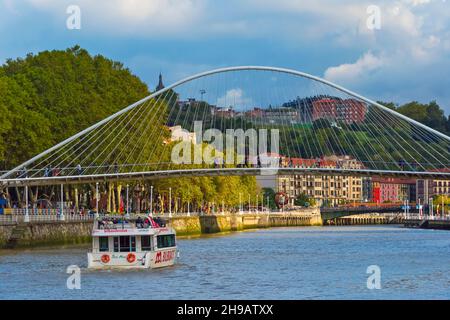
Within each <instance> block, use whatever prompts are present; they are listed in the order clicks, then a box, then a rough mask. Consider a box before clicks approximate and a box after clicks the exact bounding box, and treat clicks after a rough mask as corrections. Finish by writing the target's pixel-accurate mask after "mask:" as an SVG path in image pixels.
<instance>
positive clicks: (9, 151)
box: [0, 46, 259, 212]
mask: <svg viewBox="0 0 450 320" xmlns="http://www.w3.org/2000/svg"><path fill="white" fill-rule="evenodd" d="M149 94H150V91H149V89H148V87H147V85H146V84H145V83H144V82H142V81H141V80H140V79H139V78H138V77H137V76H135V75H133V74H132V73H131V72H130V70H129V69H127V68H126V67H124V65H123V64H122V63H120V62H117V61H113V60H110V59H108V58H106V57H104V56H102V55H95V56H92V55H90V54H89V53H88V52H87V51H86V50H84V49H82V48H80V47H79V46H74V47H72V48H69V49H67V50H53V51H44V52H40V53H38V54H28V55H27V56H26V57H25V58H17V59H15V60H13V59H8V60H7V61H6V63H5V64H4V65H2V66H1V67H0V114H1V117H2V119H1V126H0V171H2V170H7V169H11V168H12V167H14V166H16V165H18V164H20V163H22V162H24V161H26V160H27V159H29V158H31V157H33V156H35V155H36V154H38V153H40V152H42V151H44V150H46V149H47V148H49V147H51V146H53V145H55V144H56V143H58V142H60V141H62V140H64V139H66V138H68V137H70V136H72V135H74V134H76V133H77V132H79V131H81V130H83V129H85V128H87V127H89V126H90V125H92V124H94V123H96V122H98V121H99V120H101V119H103V118H105V117H107V116H109V115H111V114H113V113H115V112H117V111H118V110H120V109H122V108H124V107H125V106H127V105H130V104H131V103H133V102H136V101H138V100H140V99H142V98H143V97H145V96H147V95H149ZM161 119H164V117H162V118H161ZM162 122H163V120H161V123H152V124H151V125H153V126H160V127H164V126H165V125H166V123H162ZM161 130H162V129H161ZM166 131H168V130H166ZM166 138H167V136H164V135H162V136H161V137H159V139H160V141H156V140H155V141H152V142H153V143H152V144H151V146H149V147H151V148H158V146H162V145H163V144H164V139H166ZM141 151H142V152H143V153H145V152H146V150H141ZM158 156H159V155H158ZM128 184H129V185H130V187H131V189H132V192H131V198H132V199H133V209H140V210H142V209H143V208H145V207H147V208H148V199H149V190H150V185H154V187H155V189H154V196H155V198H156V197H157V198H158V199H161V200H160V201H161V202H162V203H161V205H159V207H160V210H162V208H161V206H164V207H165V208H167V202H168V198H169V197H168V188H169V187H171V188H172V199H173V200H172V202H173V205H174V207H175V206H178V207H179V208H180V210H181V208H186V206H187V204H190V206H191V209H192V208H193V207H194V206H195V207H197V208H198V207H200V206H204V207H209V208H211V207H212V205H211V204H214V203H215V206H217V207H218V206H219V205H222V203H223V204H224V205H226V206H231V205H233V206H234V205H236V204H237V203H238V201H239V193H242V194H245V195H247V194H250V195H251V197H252V199H253V198H254V196H255V195H256V193H257V192H259V188H258V186H257V184H256V180H255V178H254V177H211V178H209V177H202V178H182V179H167V180H160V181H146V182H136V181H129V182H128ZM125 185H126V183H108V184H104V185H103V184H102V185H101V186H100V189H101V190H100V191H101V199H100V200H101V201H100V207H101V208H103V209H105V210H107V211H110V212H111V211H113V212H114V211H119V210H120V209H121V208H122V210H123V197H124V192H125V190H124V189H125V188H124V186H125ZM230 186H231V187H230ZM55 190H56V189H55V187H41V188H39V189H38V188H35V187H33V188H31V190H30V193H31V196H30V197H31V199H32V201H33V202H35V203H36V202H37V201H38V199H46V200H49V201H50V202H54V201H56V200H57V198H58V196H59V195H58V192H55ZM94 190H95V186H93V185H90V186H68V187H67V188H66V199H69V198H70V199H74V200H73V202H74V204H75V206H76V207H77V208H78V207H92V201H93V195H94ZM22 192H23V191H22V190H19V189H15V190H9V191H8V198H9V199H10V200H11V202H14V203H17V204H18V205H19V206H20V205H21V203H22V201H21V198H22ZM245 198H246V197H245ZM79 201H80V203H78V202H79ZM155 201H156V200H155ZM156 207H158V205H156Z"/></svg>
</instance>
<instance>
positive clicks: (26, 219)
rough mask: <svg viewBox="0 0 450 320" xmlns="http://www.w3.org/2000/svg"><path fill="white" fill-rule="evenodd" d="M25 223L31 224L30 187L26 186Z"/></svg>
mask: <svg viewBox="0 0 450 320" xmlns="http://www.w3.org/2000/svg"><path fill="white" fill-rule="evenodd" d="M24 221H25V222H30V214H29V212H28V185H25V217H24Z"/></svg>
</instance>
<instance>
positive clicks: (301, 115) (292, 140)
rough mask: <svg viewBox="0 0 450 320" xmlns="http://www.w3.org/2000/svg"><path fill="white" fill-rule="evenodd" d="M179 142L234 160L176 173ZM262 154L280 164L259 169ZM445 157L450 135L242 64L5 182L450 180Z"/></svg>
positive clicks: (74, 141) (336, 91)
mask: <svg viewBox="0 0 450 320" xmlns="http://www.w3.org/2000/svg"><path fill="white" fill-rule="evenodd" d="M199 127H200V128H201V130H200V131H199V130H198V128H199ZM236 132H238V133H242V134H243V140H239V137H237V134H236ZM274 132H276V134H273V133H274ZM261 133H264V134H265V135H266V136H264V134H261ZM230 136H231V139H232V141H233V147H234V149H232V150H229V149H227V148H226V146H228V145H226V146H225V144H226V143H225V142H228V140H227V139H228V137H230ZM251 138H255V139H256V142H255V145H253V144H252V140H251ZM262 138H263V139H262ZM235 139H237V140H236V143H235V144H234V142H235ZM264 139H265V140H264ZM262 140H263V141H265V142H266V145H265V146H263V144H262V143H261V141H262ZM218 141H222V144H220V143H218ZM180 143H187V144H189V150H190V148H191V146H192V147H193V149H194V151H193V152H195V148H196V146H197V149H198V148H200V152H201V153H202V156H203V153H204V149H207V148H208V146H212V150H209V151H210V152H211V151H214V152H215V155H214V157H215V158H220V161H222V162H224V161H225V159H227V160H228V159H229V158H228V155H230V154H232V155H233V157H232V158H233V160H232V162H231V163H226V164H225V165H221V166H220V167H214V168H211V165H210V164H205V163H202V164H201V165H190V163H191V162H189V161H187V162H184V164H182V165H180V159H174V148H176V146H177V145H179V144H180ZM253 146H256V147H255V149H254V150H253V148H252V147H253ZM239 148H241V149H240V150H241V151H243V152H244V154H239ZM186 150H187V149H184V151H186ZM177 155H178V156H179V155H180V154H179V153H178V154H177ZM239 156H240V159H241V160H242V159H245V165H244V164H243V161H241V162H239V161H240V160H239ZM263 156H266V157H267V158H270V157H272V159H269V160H274V161H276V162H272V164H271V165H270V168H268V169H266V168H262V167H264V166H261V165H260V164H259V162H260V161H261V159H260V157H263ZM187 158H188V160H191V158H195V155H191V154H189V156H188V157H187ZM318 159H319V160H318ZM449 159H450V137H448V136H446V135H445V134H443V133H441V132H438V131H436V130H434V129H432V128H429V127H427V126H425V125H424V124H421V123H419V122H417V121H415V120H413V119H410V118H408V117H406V116H404V115H402V114H399V113H398V112H396V111H395V110H391V109H389V108H387V107H385V106H383V105H381V104H380V103H377V102H375V101H373V100H370V99H368V98H365V97H363V96H361V95H359V94H357V93H354V92H352V91H350V90H348V89H345V88H343V87H341V86H339V85H337V84H334V83H331V82H329V81H327V80H325V79H321V78H319V77H316V76H313V75H310V74H307V73H304V72H300V71H296V70H291V69H285V68H276V67H264V66H239V67H228V68H220V69H215V70H211V71H207V72H203V73H199V74H196V75H193V76H190V77H187V78H185V79H183V80H180V81H178V82H175V83H173V84H172V85H170V86H168V87H165V88H163V89H161V90H159V91H157V92H154V93H152V94H151V95H149V96H147V97H145V98H143V99H141V100H140V101H137V102H136V103H133V104H132V105H130V106H128V107H126V108H124V109H122V110H120V111H118V112H116V113H115V114H113V115H111V116H109V117H107V118H105V119H104V120H102V121H99V122H98V123H96V124H94V125H92V126H91V127H89V128H86V129H84V130H82V131H80V132H79V133H77V134H75V135H73V136H71V137H69V138H67V139H66V140H64V141H62V142H60V143H58V144H56V145H54V146H53V147H51V148H49V149H47V150H45V151H44V152H42V153H40V154H38V155H36V156H34V157H33V158H31V159H29V160H27V161H24V162H23V163H22V164H20V165H18V166H16V167H15V168H13V169H11V170H9V171H7V172H6V173H4V174H3V175H1V176H0V184H1V185H3V186H24V185H49V184H60V183H64V184H66V183H67V184H77V183H92V182H100V181H116V180H144V179H161V178H167V177H191V176H220V175H275V174H276V175H292V174H308V175H309V174H310V175H357V176H374V175H375V176H389V177H417V178H442V179H448V178H449V177H450V160H449ZM184 160H186V158H184ZM313 162H314V163H315V164H311V163H313ZM281 163H283V164H282V165H280V164H281ZM316 163H320V165H316Z"/></svg>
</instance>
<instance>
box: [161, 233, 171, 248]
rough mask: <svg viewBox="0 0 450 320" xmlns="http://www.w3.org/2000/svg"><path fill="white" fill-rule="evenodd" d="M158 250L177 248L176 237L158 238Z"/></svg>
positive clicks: (168, 235)
mask: <svg viewBox="0 0 450 320" xmlns="http://www.w3.org/2000/svg"><path fill="white" fill-rule="evenodd" d="M157 241H158V248H167V247H175V235H174V234H166V235H162V236H158V237H157Z"/></svg>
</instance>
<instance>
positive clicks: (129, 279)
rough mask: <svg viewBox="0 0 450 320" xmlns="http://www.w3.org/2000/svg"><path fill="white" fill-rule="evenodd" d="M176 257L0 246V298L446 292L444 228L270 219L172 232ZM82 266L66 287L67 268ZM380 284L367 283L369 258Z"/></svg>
mask: <svg viewBox="0 0 450 320" xmlns="http://www.w3.org/2000/svg"><path fill="white" fill-rule="evenodd" d="M178 246H179V250H180V258H179V260H178V264H177V265H176V266H174V267H170V268H166V269H159V270H158V269H156V270H139V271H137V270H136V271H90V270H87V269H86V265H87V260H86V252H87V251H88V250H89V246H87V245H83V246H70V247H64V248H46V249H28V250H14V251H6V250H4V251H1V252H0V299H83V300H84V299H136V298H141V299H449V298H450V290H449V289H450V232H449V231H437V230H418V229H405V228H402V227H400V226H361V227H359V226H353V227H299V228H273V229H259V230H253V231H245V232H236V233H229V234H224V235H213V236H202V237H198V238H184V239H179V240H178ZM69 265H78V266H79V267H80V268H81V289H79V290H77V289H73V290H69V289H67V286H66V280H67V277H68V276H69V274H67V273H66V268H67V267H68V266H69ZM370 265H377V266H379V268H380V271H381V289H373V290H369V289H368V288H367V278H368V277H369V276H370V275H369V274H367V273H366V271H367V267H368V266H370Z"/></svg>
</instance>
